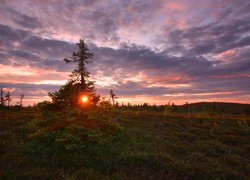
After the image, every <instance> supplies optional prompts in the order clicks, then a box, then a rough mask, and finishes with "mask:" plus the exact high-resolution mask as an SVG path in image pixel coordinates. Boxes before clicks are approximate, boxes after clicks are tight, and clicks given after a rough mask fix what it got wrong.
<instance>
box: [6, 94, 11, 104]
mask: <svg viewBox="0 0 250 180" xmlns="http://www.w3.org/2000/svg"><path fill="white" fill-rule="evenodd" d="M5 101H7V102H8V107H10V102H11V97H10V92H9V91H8V93H7V94H6V96H5Z"/></svg>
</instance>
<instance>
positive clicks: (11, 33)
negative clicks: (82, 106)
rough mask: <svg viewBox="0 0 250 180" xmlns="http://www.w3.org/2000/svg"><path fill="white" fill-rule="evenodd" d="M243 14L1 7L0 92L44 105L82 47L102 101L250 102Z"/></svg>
mask: <svg viewBox="0 0 250 180" xmlns="http://www.w3.org/2000/svg"><path fill="white" fill-rule="evenodd" d="M48 7H49V8H48ZM249 7H250V3H249V1H247V0H243V1H235V0H218V1H216V2H215V1H198V0H188V1H181V0H159V1H153V0H138V1H123V0H117V1H113V0H107V1H78V0H65V1H63V2H61V1H59V0H55V1H31V0H25V1H24V3H23V1H22V2H21V1H7V0H6V1H5V0H4V1H2V2H1V7H0V10H1V16H0V87H1V88H5V89H11V90H12V91H11V92H10V93H11V96H12V97H13V99H12V102H11V103H12V104H13V105H14V104H16V103H17V102H18V101H19V96H20V95H21V94H24V99H23V104H24V105H32V104H34V103H37V102H38V100H41V101H43V100H49V97H48V93H49V92H54V91H56V90H58V89H59V88H60V86H61V85H63V84H65V83H66V82H67V80H68V79H69V77H68V75H69V74H70V73H71V72H72V71H73V69H74V68H75V66H74V64H66V63H65V62H64V61H63V60H62V59H63V58H66V57H68V56H69V55H70V54H71V53H72V52H74V51H75V50H76V48H77V46H76V44H75V43H77V42H78V41H79V39H84V40H85V41H86V44H88V46H89V49H90V51H91V52H93V54H94V57H93V58H92V59H91V61H93V63H90V64H88V65H87V69H88V71H89V72H90V77H89V79H90V80H93V81H95V83H96V84H95V86H96V90H97V94H100V95H101V96H102V97H109V91H110V89H113V90H114V93H115V94H116V95H117V96H118V97H119V98H117V101H118V102H119V103H128V102H130V103H134V104H136V103H143V102H148V103H151V104H154V103H156V104H166V103H168V102H169V101H173V102H175V103H176V104H183V103H185V102H186V101H188V102H199V101H224V102H230V101H233V102H239V103H250V97H249V95H250V83H249V82H250V53H249V52H250V34H249V32H250V25H249V19H250V11H249ZM4 93H5V94H6V93H7V91H5V92H4ZM28 97H29V98H28ZM33 99H34V101H33ZM81 102H88V99H87V100H84V101H83V100H82V99H81Z"/></svg>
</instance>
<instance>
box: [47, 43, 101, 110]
mask: <svg viewBox="0 0 250 180" xmlns="http://www.w3.org/2000/svg"><path fill="white" fill-rule="evenodd" d="M77 46H78V51H77V52H73V53H72V55H71V56H70V57H69V58H64V59H63V60H64V61H65V62H66V63H77V67H76V68H75V69H74V70H73V72H72V73H71V75H70V79H69V80H68V82H67V83H66V84H65V85H63V86H61V87H60V89H59V90H58V91H55V92H53V93H49V96H50V97H51V98H52V101H53V103H55V104H61V105H66V106H78V105H81V101H80V97H81V96H82V95H87V96H88V97H89V100H90V103H91V104H93V105H96V104H97V103H98V101H99V99H100V96H99V95H96V93H95V86H94V81H90V80H89V79H88V78H89V76H90V73H89V72H88V71H87V68H86V64H88V63H90V60H89V59H90V58H92V57H93V53H92V52H90V50H89V48H88V46H87V45H86V44H85V42H84V41H83V40H82V39H80V41H79V43H77Z"/></svg>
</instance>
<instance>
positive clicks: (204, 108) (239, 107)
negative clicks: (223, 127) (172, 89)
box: [116, 102, 250, 115]
mask: <svg viewBox="0 0 250 180" xmlns="http://www.w3.org/2000/svg"><path fill="white" fill-rule="evenodd" d="M116 107H118V108H121V109H126V110H146V111H156V112H165V113H187V114H189V115H190V114H194V113H195V114H197V113H209V114H228V115H243V114H244V115H250V104H239V103H224V102H200V103H190V104H189V103H186V104H184V105H175V104H174V103H168V104H166V105H150V104H148V103H144V104H142V105H131V104H129V103H128V104H123V103H122V104H118V103H116Z"/></svg>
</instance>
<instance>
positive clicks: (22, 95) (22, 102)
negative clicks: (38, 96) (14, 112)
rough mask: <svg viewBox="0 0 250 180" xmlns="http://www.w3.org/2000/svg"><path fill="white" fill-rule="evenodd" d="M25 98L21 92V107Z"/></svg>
mask: <svg viewBox="0 0 250 180" xmlns="http://www.w3.org/2000/svg"><path fill="white" fill-rule="evenodd" d="M23 98H24V95H23V94H21V96H20V106H21V107H22V106H23Z"/></svg>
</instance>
